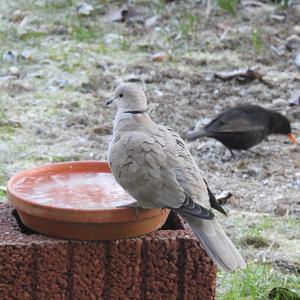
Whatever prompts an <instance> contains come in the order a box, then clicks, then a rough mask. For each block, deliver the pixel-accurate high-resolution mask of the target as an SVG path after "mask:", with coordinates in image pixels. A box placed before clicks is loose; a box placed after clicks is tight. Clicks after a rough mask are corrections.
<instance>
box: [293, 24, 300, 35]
mask: <svg viewBox="0 0 300 300" xmlns="http://www.w3.org/2000/svg"><path fill="white" fill-rule="evenodd" d="M293 29H294V31H295V32H296V33H298V34H299V33H300V25H296V26H294V28H293Z"/></svg>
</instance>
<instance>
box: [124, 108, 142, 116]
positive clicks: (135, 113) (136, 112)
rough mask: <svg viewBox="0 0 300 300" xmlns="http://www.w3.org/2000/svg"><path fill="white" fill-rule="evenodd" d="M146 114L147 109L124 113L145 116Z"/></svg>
mask: <svg viewBox="0 0 300 300" xmlns="http://www.w3.org/2000/svg"><path fill="white" fill-rule="evenodd" d="M145 112H147V110H146V109H144V110H126V111H124V114H132V115H138V114H144V113H145Z"/></svg>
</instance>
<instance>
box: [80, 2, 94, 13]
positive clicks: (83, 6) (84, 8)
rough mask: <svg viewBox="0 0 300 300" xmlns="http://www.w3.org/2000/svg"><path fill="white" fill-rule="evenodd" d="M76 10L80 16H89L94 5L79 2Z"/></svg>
mask: <svg viewBox="0 0 300 300" xmlns="http://www.w3.org/2000/svg"><path fill="white" fill-rule="evenodd" d="M76 10H77V14H78V15H80V16H89V15H91V13H92V12H93V11H94V7H93V6H92V5H90V4H88V3H81V4H80V5H79V6H78V7H77V9H76Z"/></svg>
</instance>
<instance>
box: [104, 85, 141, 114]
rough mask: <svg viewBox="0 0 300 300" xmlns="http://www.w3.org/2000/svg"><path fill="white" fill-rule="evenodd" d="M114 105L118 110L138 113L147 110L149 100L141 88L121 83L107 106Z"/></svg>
mask: <svg viewBox="0 0 300 300" xmlns="http://www.w3.org/2000/svg"><path fill="white" fill-rule="evenodd" d="M111 103H114V104H115V105H116V106H117V108H118V109H122V110H130V111H138V110H146V109H147V99H146V96H145V93H144V91H143V90H142V88H141V87H139V86H138V85H136V84H132V83H121V84H120V85H119V86H118V87H117V88H116V90H115V93H114V96H113V97H112V98H111V99H110V100H108V101H107V102H106V105H110V104H111Z"/></svg>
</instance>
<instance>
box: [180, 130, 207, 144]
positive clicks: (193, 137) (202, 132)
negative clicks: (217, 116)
mask: <svg viewBox="0 0 300 300" xmlns="http://www.w3.org/2000/svg"><path fill="white" fill-rule="evenodd" d="M202 136H207V132H206V131H205V130H203V129H200V130H194V131H189V132H188V133H187V134H186V135H185V136H184V138H185V139H186V140H187V141H194V140H196V139H197V138H199V137H202Z"/></svg>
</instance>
